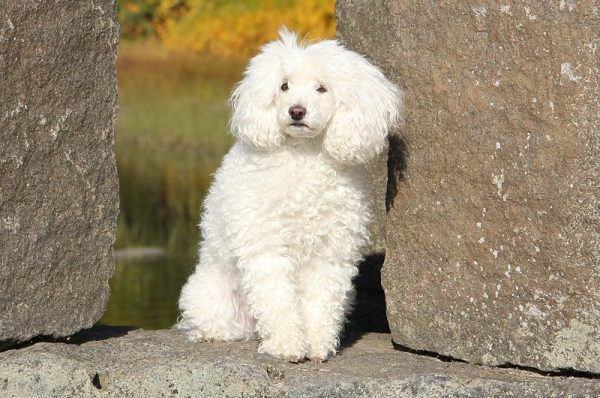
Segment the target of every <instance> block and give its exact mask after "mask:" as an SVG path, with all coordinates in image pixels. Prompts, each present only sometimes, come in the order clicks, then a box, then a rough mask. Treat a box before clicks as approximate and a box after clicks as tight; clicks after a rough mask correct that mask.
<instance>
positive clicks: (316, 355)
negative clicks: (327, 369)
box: [307, 349, 336, 363]
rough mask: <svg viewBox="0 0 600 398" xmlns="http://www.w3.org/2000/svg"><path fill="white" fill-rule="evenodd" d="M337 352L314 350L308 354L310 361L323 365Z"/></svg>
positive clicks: (310, 350)
mask: <svg viewBox="0 0 600 398" xmlns="http://www.w3.org/2000/svg"><path fill="white" fill-rule="evenodd" d="M335 354H336V353H335V351H333V352H332V351H330V350H327V349H323V350H313V349H309V350H308V353H307V357H308V359H310V360H311V361H312V362H314V363H322V362H325V361H327V360H328V359H329V358H331V357H333V356H335Z"/></svg>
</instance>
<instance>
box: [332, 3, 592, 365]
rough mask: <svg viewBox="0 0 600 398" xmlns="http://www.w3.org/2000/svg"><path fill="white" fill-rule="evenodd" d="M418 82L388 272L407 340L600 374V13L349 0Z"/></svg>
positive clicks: (375, 42) (405, 82)
mask: <svg viewBox="0 0 600 398" xmlns="http://www.w3.org/2000/svg"><path fill="white" fill-rule="evenodd" d="M337 13H338V15H337V16H338V35H339V36H340V37H341V38H342V39H343V41H344V42H345V43H346V44H347V45H348V46H349V47H350V48H352V49H355V50H357V51H359V52H362V53H364V54H366V55H367V56H368V57H369V58H371V59H372V60H374V61H375V62H376V63H377V64H378V65H380V66H381V67H382V68H383V69H384V70H385V71H386V72H387V74H388V76H390V77H391V78H392V79H393V80H394V81H395V82H397V83H398V84H399V85H400V86H401V87H402V88H404V90H405V105H406V112H405V118H406V124H405V127H404V128H403V129H402V131H401V136H402V137H403V139H405V140H406V144H407V152H408V153H407V168H406V172H405V179H404V181H403V182H402V183H401V184H400V186H399V192H398V196H397V197H396V199H395V202H394V207H393V208H392V210H391V211H390V212H389V214H388V219H387V251H386V263H385V265H384V268H383V271H382V280H383V285H384V288H385V290H386V296H387V300H386V301H387V313H388V320H389V322H390V328H391V330H392V333H393V336H394V340H395V341H396V342H398V343H400V344H403V345H406V346H409V347H412V348H414V349H418V350H427V351H433V352H437V353H441V354H444V355H448V356H452V357H456V358H462V359H466V360H468V361H471V362H476V363H484V364H503V363H514V364H519V365H522V366H531V367H536V368H540V369H558V368H575V369H579V370H582V371H588V372H596V373H600V361H599V360H598V358H600V162H598V159H599V158H600V103H599V101H598V95H599V93H600V85H599V79H600V66H599V64H600V62H599V60H600V55H599V54H600V53H599V52H598V46H599V45H600V29H598V27H599V26H600V8H599V7H598V6H597V4H596V3H595V2H594V1H591V0H588V1H560V2H559V1H552V2H539V1H523V2H519V3H518V4H516V3H510V2H507V3H506V4H500V3H494V2H480V1H463V2H455V1H448V0H446V1H436V2H423V1H401V2H400V1H392V0H382V1H377V2H372V1H367V0H339V1H338V2H337Z"/></svg>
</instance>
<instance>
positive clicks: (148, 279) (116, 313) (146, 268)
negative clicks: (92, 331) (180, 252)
mask: <svg viewBox="0 0 600 398" xmlns="http://www.w3.org/2000/svg"><path fill="white" fill-rule="evenodd" d="M195 262H196V259H195V258H194V257H193V256H180V257H177V256H169V257H165V258H163V259H159V260H153V261H147V262H139V261H119V262H118V263H117V265H116V270H115V274H114V276H113V278H112V279H111V282H110V285H111V286H110V287H111V298H110V301H109V303H108V309H107V310H106V312H105V314H104V316H103V317H102V319H101V320H100V323H103V324H106V325H127V326H137V327H141V328H143V329H167V328H170V327H171V326H173V324H174V323H175V321H176V320H177V317H178V316H179V310H178V308H177V300H178V298H179V292H180V291H181V287H182V286H183V284H184V283H185V281H186V279H187V277H188V276H189V275H190V274H191V272H192V269H193V266H194V264H195Z"/></svg>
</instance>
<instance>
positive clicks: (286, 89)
mask: <svg viewBox="0 0 600 398" xmlns="http://www.w3.org/2000/svg"><path fill="white" fill-rule="evenodd" d="M288 88H289V87H288V84H287V83H283V84H282V85H281V91H288Z"/></svg>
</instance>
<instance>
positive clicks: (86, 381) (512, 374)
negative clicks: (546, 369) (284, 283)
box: [0, 329, 600, 398]
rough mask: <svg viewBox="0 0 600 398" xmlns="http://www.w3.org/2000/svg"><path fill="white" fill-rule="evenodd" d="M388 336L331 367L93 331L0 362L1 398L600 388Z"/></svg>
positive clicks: (154, 336) (577, 393)
mask: <svg viewBox="0 0 600 398" xmlns="http://www.w3.org/2000/svg"><path fill="white" fill-rule="evenodd" d="M390 337H391V336H390V335H389V334H366V335H363V336H362V337H361V338H355V339H353V341H352V343H351V346H349V347H347V348H345V349H344V350H343V351H342V352H341V353H340V354H339V355H338V356H336V357H334V358H332V359H331V360H330V361H329V362H326V363H323V364H315V363H312V362H305V363H301V364H298V365H294V364H289V363H286V362H281V361H277V360H274V359H272V358H270V357H267V356H265V355H259V354H257V352H256V351H257V348H258V344H257V342H254V341H250V342H239V343H191V342H188V341H187V340H186V339H185V337H184V336H183V335H182V334H181V333H180V332H179V331H174V330H173V331H171V330H162V331H143V330H136V331H127V330H125V329H122V330H118V329H104V330H95V331H94V330H92V331H91V332H84V333H80V334H78V335H76V336H74V337H73V338H72V339H71V343H70V344H66V343H58V342H55V343H37V344H34V345H32V346H29V347H25V348H20V349H13V350H9V351H6V352H3V353H0V397H2V398H8V397H15V398H16V397H19V398H20V397H23V396H27V397H31V398H35V397H175V396H179V397H201V396H204V397H221V396H223V397H224V396H227V397H344V398H346V397H372V398H377V397H400V398H401V397H427V398H437V397H440V398H441V397H444V398H446V397H459V396H460V397H478V398H479V397H519V398H525V397H546V398H552V397H561V398H562V397H573V398H574V397H592V396H598V395H600V380H594V379H585V378H574V377H556V376H554V377H547V376H542V375H539V374H535V373H531V372H526V371H522V370H514V369H495V368H490V367H485V366H477V365H470V364H465V363H459V362H455V363H449V362H442V361H440V360H438V359H435V358H430V357H425V356H420V355H415V354H411V353H407V352H401V351H397V350H394V348H393V346H392V343H391V339H390Z"/></svg>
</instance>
